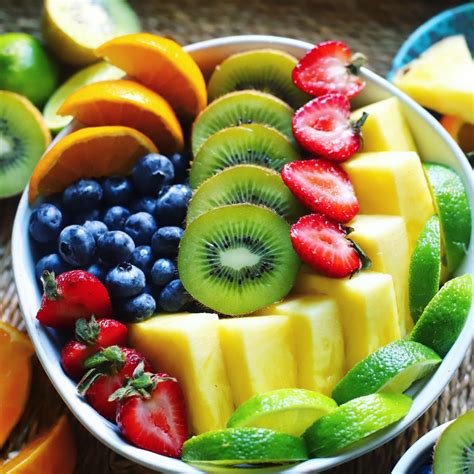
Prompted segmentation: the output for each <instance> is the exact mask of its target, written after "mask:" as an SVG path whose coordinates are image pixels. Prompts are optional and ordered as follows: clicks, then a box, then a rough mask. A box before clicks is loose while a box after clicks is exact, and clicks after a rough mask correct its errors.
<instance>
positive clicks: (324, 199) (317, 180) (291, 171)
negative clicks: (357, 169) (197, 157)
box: [281, 160, 359, 222]
mask: <svg viewBox="0 0 474 474" xmlns="http://www.w3.org/2000/svg"><path fill="white" fill-rule="evenodd" d="M281 177H282V178H283V181H284V182H285V184H286V185H287V186H288V187H289V188H290V190H291V192H292V193H293V194H294V195H295V196H296V197H297V198H298V199H299V200H300V201H301V202H302V203H303V204H304V205H305V206H306V207H308V208H309V209H311V210H312V211H314V212H321V213H322V214H324V215H326V216H328V217H330V218H331V219H334V220H336V221H337V222H348V221H350V220H351V219H353V218H354V216H355V215H356V214H357V213H358V212H359V202H358V201H357V197H356V195H355V193H354V188H353V187H352V183H351V181H350V179H349V176H347V173H346V172H345V171H344V170H343V169H342V168H341V167H340V166H339V165H338V164H336V163H331V162H330V161H326V160H302V161H293V162H291V163H287V164H286V165H285V166H284V167H283V171H282V172H281Z"/></svg>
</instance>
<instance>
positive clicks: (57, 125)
mask: <svg viewBox="0 0 474 474" xmlns="http://www.w3.org/2000/svg"><path fill="white" fill-rule="evenodd" d="M124 75H125V73H124V72H123V71H122V70H121V69H119V68H117V67H115V66H112V65H111V64H108V63H106V62H99V63H97V64H93V65H92V66H89V67H86V68H84V69H81V70H80V71H78V72H76V74H74V75H73V76H71V77H70V78H69V79H68V80H67V81H66V82H65V83H64V84H62V85H61V86H60V87H59V88H58V89H57V90H56V92H55V93H54V94H53V95H52V96H51V97H50V99H49V100H48V102H47V103H46V106H45V107H44V110H43V116H44V119H45V122H46V125H47V126H48V128H49V129H50V130H51V131H53V132H59V131H60V130H61V129H62V128H64V127H65V126H66V125H67V124H68V123H69V122H70V121H71V119H72V117H69V116H63V115H58V114H57V111H58V109H59V107H61V105H62V104H63V102H64V101H65V100H66V98H67V97H68V96H69V95H71V94H72V93H73V92H75V91H76V90H78V89H80V88H81V87H84V86H86V85H88V84H92V83H94V82H100V81H109V80H114V79H120V78H121V77H123V76H124Z"/></svg>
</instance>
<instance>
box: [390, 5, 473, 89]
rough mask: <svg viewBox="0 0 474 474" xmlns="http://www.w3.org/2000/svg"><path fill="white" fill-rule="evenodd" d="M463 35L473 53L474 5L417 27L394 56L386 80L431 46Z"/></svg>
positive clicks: (437, 16) (446, 13)
mask: <svg viewBox="0 0 474 474" xmlns="http://www.w3.org/2000/svg"><path fill="white" fill-rule="evenodd" d="M460 34H461V35H464V36H465V37H466V41H467V44H468V46H469V49H470V50H471V54H472V53H473V52H474V3H473V2H471V3H466V4H464V5H461V6H459V7H455V8H451V9H450V10H446V11H444V12H441V13H440V14H438V15H436V16H434V17H433V18H431V19H430V20H428V21H427V22H426V23H423V25H421V26H420V27H418V28H417V29H416V30H415V31H414V32H413V33H412V34H411V35H410V36H409V37H408V39H407V40H406V41H405V42H404V43H403V45H402V47H401V48H400V49H399V50H398V53H397V55H396V56H395V58H394V60H393V62H392V67H391V69H390V71H389V73H388V74H387V79H388V80H389V81H391V80H392V78H393V76H394V74H395V73H396V72H397V71H398V69H400V68H401V67H403V66H405V65H406V64H408V63H409V62H411V61H413V60H414V59H416V58H417V57H418V56H420V54H421V53H423V51H426V50H427V49H428V48H429V47H430V46H431V45H433V44H434V43H437V42H438V41H440V40H442V39H443V38H446V37H448V36H453V35H460Z"/></svg>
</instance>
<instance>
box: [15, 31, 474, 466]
mask: <svg viewBox="0 0 474 474" xmlns="http://www.w3.org/2000/svg"><path fill="white" fill-rule="evenodd" d="M224 46H232V47H242V48H244V47H247V48H249V49H250V48H257V47H262V46H267V47H269V46H273V47H278V46H280V47H282V48H284V49H288V48H292V49H295V50H299V51H300V52H301V53H304V52H305V51H307V50H309V49H311V48H312V47H313V44H311V43H308V42H305V41H301V40H296V39H291V38H286V37H279V36H269V35H242V36H228V37H223V38H215V39H210V40H205V41H200V42H197V43H193V44H190V45H187V46H185V47H184V49H185V50H186V51H188V52H189V53H195V52H199V53H202V52H205V51H206V50H209V49H214V48H220V47H224ZM361 76H362V77H363V78H365V79H366V80H368V81H370V82H373V83H374V84H375V85H376V86H378V87H379V88H380V89H382V90H384V91H385V92H387V93H389V94H390V95H392V96H395V97H397V98H398V99H399V100H400V101H401V102H402V103H404V104H405V105H406V106H407V107H408V108H410V109H412V111H414V112H415V113H416V114H417V115H418V117H419V118H421V119H422V120H423V121H424V122H426V123H427V124H428V125H429V126H430V128H432V129H434V131H435V133H437V134H438V135H440V137H441V138H442V139H443V141H444V142H445V143H446V145H447V146H448V148H449V149H450V151H451V152H452V154H453V155H454V156H455V157H456V161H457V164H458V165H459V167H460V168H461V170H462V174H463V179H464V181H465V180H466V177H467V179H468V180H469V176H470V173H471V168H470V166H469V164H468V161H467V159H466V158H465V156H464V154H463V152H462V151H461V149H460V148H459V147H458V146H457V144H456V143H455V142H454V141H453V139H452V138H451V137H450V135H449V134H448V133H447V132H446V130H444V128H442V126H441V125H440V124H439V123H438V122H437V121H436V120H435V118H434V117H432V116H431V115H430V114H429V113H428V112H427V111H426V110H424V109H423V108H422V107H421V106H419V105H418V104H417V103H415V102H414V101H413V100H412V99H411V98H409V97H408V96H407V95H405V94H404V93H403V92H401V91H400V90H398V89H397V88H395V87H394V86H393V85H392V84H390V83H389V82H388V81H386V80H385V79H384V78H383V77H381V76H379V75H377V74H376V73H374V72H372V71H370V70H368V69H366V68H362V70H361ZM468 194H469V195H470V202H471V203H472V202H474V198H473V194H474V191H472V190H470V189H469V186H468ZM472 207H473V206H471V209H472ZM28 211H29V206H28V189H26V190H25V191H24V193H23V195H22V198H21V200H20V203H19V206H18V209H17V213H16V216H15V221H14V226H13V235H12V259H13V273H14V280H15V283H16V286H17V289H18V294H19V305H20V309H21V312H22V314H23V316H24V320H25V324H26V328H27V330H28V333H29V335H30V338H31V339H32V341H33V344H34V346H35V350H36V354H37V355H38V358H39V360H40V362H41V364H42V366H43V368H44V370H45V372H46V373H47V375H48V377H49V379H50V380H51V383H52V384H53V386H54V387H55V389H56V391H57V392H58V393H59V395H60V396H61V398H62V399H63V401H64V402H65V404H66V406H67V407H68V409H69V410H70V411H71V412H72V413H73V414H74V416H75V417H76V418H77V419H78V420H79V421H80V423H81V424H82V425H83V426H84V427H85V428H86V429H87V430H88V431H89V432H90V433H91V434H92V435H93V436H94V437H95V438H97V439H98V440H99V441H101V442H102V443H103V444H104V445H106V446H108V447H109V448H110V449H112V450H114V451H115V452H117V453H118V454H120V455H121V456H123V457H125V458H127V459H129V460H131V461H133V462H135V463H137V464H139V465H142V466H144V467H147V468H150V469H152V470H157V469H159V470H160V471H162V472H174V473H187V472H203V471H201V470H197V469H196V468H194V467H193V466H191V465H189V464H186V463H184V462H182V461H180V460H176V459H173V458H169V457H166V456H161V455H158V454H155V453H151V452H149V451H145V450H142V449H139V448H137V447H134V446H132V445H130V444H129V443H128V442H127V441H125V440H123V439H122V438H120V440H119V439H117V432H116V429H114V425H113V424H112V423H110V422H107V421H106V420H105V419H103V418H101V417H100V415H98V414H97V413H95V412H94V410H93V409H92V408H91V407H89V406H88V405H85V404H84V403H83V402H81V401H80V400H79V398H78V397H77V396H75V395H74V396H70V395H69V394H68V392H67V390H65V389H64V390H63V388H62V387H61V380H60V379H61V376H60V375H59V376H58V374H59V372H58V371H57V370H56V367H54V366H53V364H51V363H50V362H49V361H48V357H47V354H46V349H45V347H43V345H42V344H41V343H40V336H39V332H40V331H38V328H39V325H38V324H36V320H35V318H34V314H33V315H32V314H31V313H32V310H31V308H30V306H31V304H30V303H31V302H29V301H27V300H28V298H25V296H24V294H25V293H24V291H22V290H24V289H25V283H24V281H25V280H24V279H25V278H28V276H27V275H25V274H24V273H23V271H22V268H21V267H22V265H23V263H24V261H25V259H26V257H25V252H24V250H25V249H24V248H23V247H22V245H21V244H23V245H24V240H25V236H24V235H23V234H24V232H23V220H24V218H25V215H26V214H27V213H28ZM472 213H474V209H472ZM473 232H474V230H473ZM26 238H27V237H26ZM473 240H474V238H473V235H472V234H471V247H472V242H473ZM22 262H23V263H22ZM30 273H31V272H30ZM469 273H471V274H472V268H471V269H469ZM30 279H31V277H30ZM473 335H474V308H471V311H470V315H469V317H468V320H467V321H466V324H465V327H464V329H463V332H462V333H461V335H460V336H459V337H458V339H457V341H456V343H455V344H454V346H453V347H452V348H451V350H450V352H449V353H448V355H447V356H446V357H445V359H444V360H443V362H442V364H441V365H440V367H439V368H438V370H437V372H436V373H435V374H434V375H433V376H432V377H431V378H430V379H429V380H428V381H427V382H426V384H425V385H424V387H423V388H422V389H421V391H420V392H419V393H418V394H417V396H416V397H415V399H414V401H413V405H412V407H411V409H410V411H409V413H408V414H407V415H406V417H405V418H403V419H402V420H401V421H399V422H398V423H396V424H394V425H392V426H391V427H389V428H387V429H385V430H384V431H383V432H381V433H380V434H379V435H378V436H377V437H374V438H371V439H370V440H367V441H366V442H365V443H364V444H363V445H362V446H359V447H357V448H355V449H352V450H349V451H347V452H345V453H343V454H340V455H338V456H334V457H330V458H319V459H310V460H308V461H305V462H303V463H300V464H297V465H295V466H290V467H288V469H284V468H283V467H282V466H279V467H277V468H276V469H278V471H277V472H285V473H304V472H315V470H316V471H317V472H321V471H324V470H326V469H330V468H333V467H335V466H337V465H339V464H343V463H345V462H348V461H350V460H352V459H355V458H357V457H360V456H362V455H363V454H366V453H368V452H369V451H372V450H374V449H376V448H378V447H379V446H381V445H383V444H385V443H387V442H388V441H390V440H392V439H393V438H394V437H396V436H397V435H399V434H400V433H402V432H403V431H405V429H407V428H408V427H409V426H410V425H411V424H412V423H414V422H415V421H416V420H417V419H418V418H419V417H420V416H421V415H422V414H423V413H424V412H425V411H426V410H428V408H429V407H430V406H431V405H432V404H433V403H434V402H435V400H436V399H437V398H438V397H439V395H440V394H441V392H442V391H443V389H444V388H445V387H446V386H447V384H448V383H449V381H450V380H451V378H452V377H453V376H454V373H455V371H456V369H457V368H458V367H459V365H460V364H461V363H462V360H463V358H464V354H465V353H466V351H467V349H468V347H469V345H470V344H471V340H472V338H473ZM441 368H442V371H441V372H440V370H441ZM436 374H439V375H438V377H436ZM63 377H65V375H64V374H63ZM83 405H85V406H83ZM97 417H100V419H99V418H97ZM94 421H95V423H94ZM98 421H102V423H98ZM203 468H204V467H203ZM282 469H284V470H282ZM253 471H258V472H262V470H258V469H253ZM204 472H205V471H204ZM221 472H222V471H221ZM229 472H230V471H229ZM233 472H238V471H235V470H233ZM266 472H269V471H266ZM271 472H275V471H271Z"/></svg>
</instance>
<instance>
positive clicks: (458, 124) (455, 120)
mask: <svg viewBox="0 0 474 474" xmlns="http://www.w3.org/2000/svg"><path fill="white" fill-rule="evenodd" d="M440 122H441V125H442V126H443V127H444V128H445V129H446V130H447V131H448V133H449V134H450V135H451V136H452V137H453V138H454V141H455V142H456V143H457V144H458V145H459V147H460V148H461V150H462V151H464V152H465V153H469V152H472V151H474V125H473V124H472V123H468V122H465V121H464V120H463V119H462V118H460V117H454V116H453V115H443V117H441V120H440Z"/></svg>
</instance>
